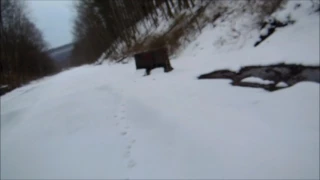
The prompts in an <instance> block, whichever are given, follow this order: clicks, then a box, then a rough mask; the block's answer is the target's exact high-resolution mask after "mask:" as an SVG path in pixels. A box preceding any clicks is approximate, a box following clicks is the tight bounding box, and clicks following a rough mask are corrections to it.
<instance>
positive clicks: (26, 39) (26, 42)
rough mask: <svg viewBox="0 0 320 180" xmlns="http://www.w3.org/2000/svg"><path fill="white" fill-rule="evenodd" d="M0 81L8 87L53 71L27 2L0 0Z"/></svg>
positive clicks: (51, 62) (44, 44) (53, 68)
mask: <svg viewBox="0 0 320 180" xmlns="http://www.w3.org/2000/svg"><path fill="white" fill-rule="evenodd" d="M0 2H1V3H0V9H1V15H0V33H1V40H0V46H1V61H0V71H1V81H0V85H2V86H3V85H8V86H10V89H13V88H15V87H18V86H20V85H22V84H24V83H26V82H29V81H30V80H34V79H36V78H39V77H43V76H45V75H49V74H52V73H54V72H56V68H55V65H54V63H53V61H52V60H51V58H50V57H49V56H48V54H47V53H46V51H47V49H48V45H47V43H46V42H45V41H44V39H43V36H42V33H41V31H40V30H39V29H38V28H37V27H36V26H35V24H34V23H33V22H32V21H31V20H30V18H29V17H28V13H27V8H26V7H27V6H26V5H27V4H26V2H25V1H20V0H0Z"/></svg>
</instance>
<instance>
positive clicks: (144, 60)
mask: <svg viewBox="0 0 320 180" xmlns="http://www.w3.org/2000/svg"><path fill="white" fill-rule="evenodd" d="M134 59H135V62H136V67H137V69H146V74H147V75H149V74H150V72H151V70H152V69H154V68H158V67H163V68H164V72H170V71H172V70H173V68H172V67H171V64H170V60H169V56H168V52H167V49H166V48H159V49H154V50H150V51H146V52H141V53H138V54H135V55H134Z"/></svg>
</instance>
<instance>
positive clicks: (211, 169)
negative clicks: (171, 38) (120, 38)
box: [1, 1, 320, 179]
mask: <svg viewBox="0 0 320 180" xmlns="http://www.w3.org/2000/svg"><path fill="white" fill-rule="evenodd" d="M296 2H297V1H289V3H288V4H287V6H286V8H285V9H284V10H283V11H285V12H286V11H289V10H290V8H291V9H292V8H293V7H294V5H295V3H296ZM308 3H309V2H308V1H301V4H302V5H301V7H300V8H299V9H297V10H296V11H295V12H297V15H295V14H292V17H293V18H296V20H297V22H296V23H295V24H294V25H291V26H288V27H285V28H282V29H281V30H279V31H276V32H275V33H274V34H273V35H272V36H270V37H269V38H268V39H267V40H266V41H264V42H263V43H262V44H261V45H259V46H258V47H256V48H254V47H253V44H254V42H255V40H257V39H258V38H259V34H258V29H256V30H255V31H252V32H250V33H249V34H247V35H246V36H245V37H246V38H245V39H241V40H239V41H236V42H234V43H231V44H230V43H229V44H225V45H224V46H219V47H218V46H217V43H216V41H220V40H221V39H220V40H219V37H221V38H224V37H227V35H226V34H224V32H225V31H223V30H221V28H219V26H217V27H216V28H212V27H209V26H208V27H207V28H205V29H203V32H202V34H201V35H200V36H199V37H198V38H197V39H196V41H194V42H192V43H190V44H189V45H188V46H187V47H186V48H185V50H184V51H183V52H181V54H180V55H179V56H177V58H174V59H172V60H171V63H172V66H173V67H174V68H175V69H174V70H173V71H172V72H170V73H163V70H162V69H155V70H153V71H152V72H151V75H150V76H143V74H144V72H143V71H136V70H135V64H134V62H133V61H131V62H129V63H128V64H109V63H106V62H105V63H103V64H102V65H100V66H94V65H85V66H81V67H78V68H72V69H70V70H68V71H64V72H62V73H60V74H57V75H55V76H51V77H46V78H43V79H41V80H39V81H35V82H32V83H31V84H29V85H27V86H24V87H22V88H19V89H16V90H14V91H12V92H10V93H8V94H6V95H4V96H2V97H1V178H3V179H10V178H13V179H23V178H27V179H36V178H38V179H58V178H63V179H71V178H75V179H98V178H103V179H119V178H122V179H125V178H127V179H151V178H156V179H165V178H168V179H204V178H209V179H224V178H226V179H248V178H253V179H258V178H263V179H270V178H276V179H290V178H296V179H315V178H319V98H320V97H319V90H320V89H319V84H317V83H312V82H302V83H298V84H296V85H294V86H292V87H290V88H286V89H283V90H279V91H275V92H267V91H265V90H262V89H256V88H244V87H234V86H231V85H230V84H229V82H230V81H229V80H201V81H199V80H197V78H196V77H197V76H198V75H200V74H203V73H206V72H211V71H213V70H219V69H222V68H229V69H239V68H240V67H241V66H244V65H261V64H274V63H278V62H286V63H302V64H307V65H319V41H318V40H319V15H318V14H312V13H310V3H309V4H308ZM288 9H289V10H288ZM289 12H291V11H289ZM280 14H281V13H280ZM222 29H223V28H222ZM241 37H242V36H241ZM226 39H227V38H226ZM238 42H241V43H240V44H241V47H240V46H238V45H239V43H238Z"/></svg>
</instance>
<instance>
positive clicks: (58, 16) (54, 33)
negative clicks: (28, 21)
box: [26, 0, 75, 48]
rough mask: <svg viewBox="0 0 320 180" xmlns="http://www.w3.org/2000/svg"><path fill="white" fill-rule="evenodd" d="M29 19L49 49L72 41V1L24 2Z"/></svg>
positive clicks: (73, 12) (31, 0)
mask: <svg viewBox="0 0 320 180" xmlns="http://www.w3.org/2000/svg"><path fill="white" fill-rule="evenodd" d="M26 1H27V3H28V6H29V9H30V12H31V14H30V15H31V18H32V20H33V22H35V24H36V25H37V27H38V28H39V29H40V30H41V31H42V33H43V36H44V38H45V40H46V41H47V42H48V43H49V45H50V47H51V48H52V47H57V46H61V45H64V44H67V43H70V42H71V41H72V34H71V31H72V25H73V18H74V16H75V11H74V10H73V8H72V5H73V0H26Z"/></svg>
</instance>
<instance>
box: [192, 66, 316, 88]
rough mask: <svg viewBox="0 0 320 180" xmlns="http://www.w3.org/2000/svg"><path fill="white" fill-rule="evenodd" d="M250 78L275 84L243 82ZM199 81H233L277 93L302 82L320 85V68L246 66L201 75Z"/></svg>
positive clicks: (233, 83) (239, 84) (233, 82)
mask: <svg viewBox="0 0 320 180" xmlns="http://www.w3.org/2000/svg"><path fill="white" fill-rule="evenodd" d="M248 77H256V78H260V79H261V81H263V80H268V81H273V83H271V84H264V83H259V82H244V81H242V80H243V79H245V78H248ZM198 79H231V80H232V82H231V84H232V85H234V86H243V87H255V88H263V89H265V90H267V91H275V90H279V89H283V88H287V87H290V86H292V85H294V84H296V83H298V82H301V81H312V82H317V83H320V67H319V66H303V65H297V64H284V63H280V64H274V65H268V66H246V67H242V68H241V69H240V70H239V71H238V72H234V71H230V70H227V69H224V70H218V71H213V72H211V73H207V74H203V75H200V76H199V77H198ZM280 83H282V84H286V86H283V85H281V86H279V84H280Z"/></svg>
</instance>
